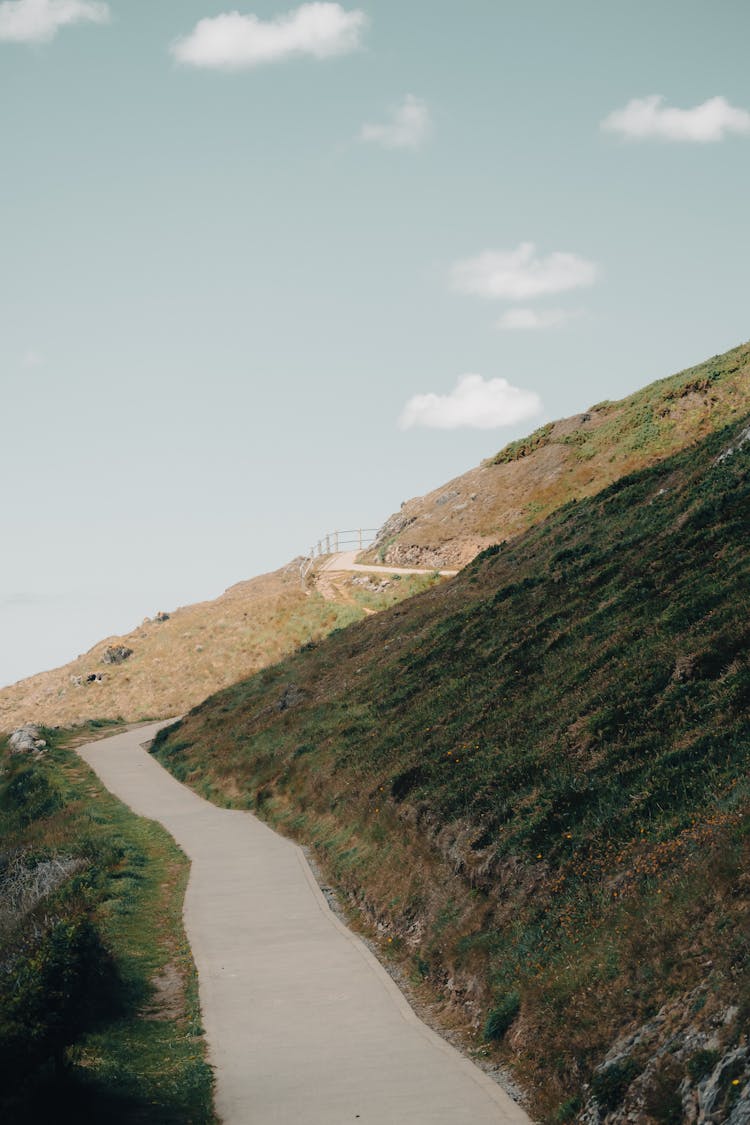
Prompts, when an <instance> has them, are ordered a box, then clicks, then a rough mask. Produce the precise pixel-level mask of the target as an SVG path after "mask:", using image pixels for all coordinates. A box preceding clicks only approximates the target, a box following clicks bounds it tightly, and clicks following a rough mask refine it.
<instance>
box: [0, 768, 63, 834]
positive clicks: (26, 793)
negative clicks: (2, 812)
mask: <svg viewBox="0 0 750 1125" xmlns="http://www.w3.org/2000/svg"><path fill="white" fill-rule="evenodd" d="M5 804H6V806H7V807H8V808H9V809H11V810H12V811H13V812H15V813H16V814H17V815H18V817H19V820H20V821H21V824H22V825H24V826H25V825H27V824H31V822H32V821H34V820H42V819H43V818H44V817H47V816H51V815H52V813H54V812H57V810H58V809H60V808H62V806H63V804H64V802H63V798H62V794H61V792H60V790H59V789H58V788H57V786H56V785H53V784H52V782H51V781H50V780H49V778H48V777H47V775H46V774H45V773H44V770H43V768H42V767H41V766H39V765H37V764H34V765H30V766H25V767H23V768H22V769H20V770H19V771H18V772H17V773H15V774H14V776H13V777H12V778H11V780H10V781H9V782H8V785H7V787H6V789H5Z"/></svg>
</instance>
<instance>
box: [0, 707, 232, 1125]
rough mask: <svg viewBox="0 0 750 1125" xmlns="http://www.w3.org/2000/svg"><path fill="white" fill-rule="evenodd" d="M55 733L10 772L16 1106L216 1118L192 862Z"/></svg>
mask: <svg viewBox="0 0 750 1125" xmlns="http://www.w3.org/2000/svg"><path fill="white" fill-rule="evenodd" d="M102 725H103V724H101V723H96V722H93V723H91V724H89V729H90V731H91V732H94V731H96V730H97V728H98V727H101V726H102ZM105 725H106V724H105ZM91 736H92V737H95V734H93V733H92V735H91ZM45 737H46V739H47V741H48V743H50V744H51V746H52V749H51V750H50V752H49V753H47V754H45V755H44V756H43V757H41V758H33V759H28V758H18V757H16V758H12V759H10V760H9V761H7V760H6V762H7V764H6V766H5V769H4V771H3V772H2V775H0V1117H2V1120H3V1122H7V1123H8V1125H11V1123H12V1122H13V1123H19V1125H20V1123H29V1125H31V1123H34V1122H38V1121H42V1120H72V1119H74V1118H75V1119H77V1120H81V1121H105V1120H106V1121H109V1122H112V1123H113V1125H116V1123H117V1122H122V1123H123V1125H124V1123H126V1122H127V1123H130V1122H143V1123H144V1125H148V1123H150V1122H152V1123H154V1125H157V1123H158V1125H164V1123H169V1122H173V1123H174V1125H178V1123H187V1122H190V1123H194V1125H202V1123H206V1125H208V1123H210V1122H213V1121H214V1115H213V1109H212V1076H211V1071H210V1069H209V1067H208V1065H207V1064H206V1061H205V1054H204V1046H203V1040H202V1037H201V1028H200V1013H199V1007H198V998H197V982H196V976H195V970H194V966H193V963H192V958H191V955H190V950H189V947H188V946H187V943H186V940H185V937H184V934H183V930H182V921H181V914H182V899H183V895H184V889H185V884H186V881H187V874H188V864H187V861H186V859H185V857H184V856H183V855H182V853H181V852H180V851H179V850H178V849H177V848H176V846H175V844H174V842H173V841H172V840H171V838H170V837H169V836H168V835H167V833H166V832H165V831H164V830H163V829H161V828H160V827H159V826H158V825H156V824H154V823H153V822H151V821H145V820H142V819H140V818H138V817H135V816H134V815H133V814H132V813H130V812H129V811H128V810H127V809H126V808H125V806H124V805H122V804H120V802H119V801H117V800H116V799H115V798H114V797H112V796H110V795H109V794H108V793H107V792H106V790H104V789H103V788H102V787H101V786H100V785H99V784H98V782H97V780H96V778H95V776H94V775H93V774H92V772H91V771H90V770H89V769H88V767H87V766H86V765H85V764H84V763H83V762H82V761H81V760H80V759H79V758H78V757H77V755H76V754H75V753H74V752H73V750H72V749H70V748H69V745H68V744H69V743H70V741H71V739H70V736H67V737H66V736H64V735H63V734H61V733H59V732H50V731H46V732H45ZM78 737H79V741H81V737H80V732H78Z"/></svg>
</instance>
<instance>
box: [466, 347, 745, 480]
mask: <svg viewBox="0 0 750 1125" xmlns="http://www.w3.org/2000/svg"><path fill="white" fill-rule="evenodd" d="M749 361H750V346H749V345H747V344H743V345H742V346H740V347H739V348H733V349H732V350H731V351H729V352H727V353H726V354H725V355H721V356H714V357H713V358H712V359H710V360H707V361H706V362H705V363H701V364H699V365H698V366H697V367H691V368H689V369H688V370H686V371H681V372H679V373H678V374H677V375H670V376H669V377H668V378H666V379H660V380H658V381H657V382H655V383H651V384H649V386H647V387H644V388H642V389H641V390H639V391H636V392H635V394H632V395H629V396H628V397H627V398H625V399H622V400H621V401H620V402H601V403H598V404H597V405H596V406H592V407H591V409H590V411H589V412H588V414H587V415H585V416H584V425H583V426H582V427H581V428H579V429H577V430H573V431H572V432H568V433H566V434H564V435H563V436H560V437H556V436H555V433H554V431H555V423H548V424H547V425H545V426H541V427H540V428H539V429H537V430H535V431H534V432H533V433H532V434H530V435H529V436H528V437H526V438H519V439H518V440H517V441H512V442H510V444H509V445H506V446H505V448H504V449H502V450H501V451H500V452H499V453H498V454H497V455H496V456H495V457H493V458H492V459H491V460H490V461H488V462H486V464H489V465H502V464H506V463H508V462H510V461H517V460H519V459H520V458H522V457H527V456H529V454H531V453H533V452H534V451H535V450H537V449H541V448H542V447H543V446H546V445H555V444H557V445H566V446H574V447H575V457H576V460H578V461H590V460H592V459H593V458H595V457H598V458H601V459H602V460H605V459H607V458H611V459H612V460H614V461H616V462H618V463H622V464H624V465H625V466H626V467H632V468H636V467H638V466H637V465H636V463H635V462H636V461H640V460H641V457H642V455H643V454H644V453H648V455H649V457H653V458H657V457H663V456H665V455H667V454H669V453H673V452H675V451H676V450H677V449H679V448H680V447H681V446H683V445H684V444H685V438H686V437H689V436H693V437H694V438H699V437H702V436H705V434H706V432H707V429H708V426H707V423H708V420H709V418H710V428H711V429H716V428H718V427H719V426H720V425H722V424H725V423H726V422H728V421H730V420H731V417H732V415H733V414H737V413H738V412H740V413H741V412H742V411H743V410H747V409H748V407H750V386H749V384H748V372H747V368H748V362H749ZM631 462H632V464H629V463H631Z"/></svg>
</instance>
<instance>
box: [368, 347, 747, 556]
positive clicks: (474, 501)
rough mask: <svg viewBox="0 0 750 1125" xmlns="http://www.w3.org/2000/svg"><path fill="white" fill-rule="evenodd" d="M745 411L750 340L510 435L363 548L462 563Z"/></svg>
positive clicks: (414, 502) (412, 503)
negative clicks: (524, 434)
mask: <svg viewBox="0 0 750 1125" xmlns="http://www.w3.org/2000/svg"><path fill="white" fill-rule="evenodd" d="M746 410H750V344H743V345H742V346H741V347H738V348H734V349H732V351H729V352H727V353H726V354H725V355H721V356H714V358H713V359H710V360H707V361H706V362H705V363H702V364H700V365H699V366H698V367H692V368H690V369H689V370H688V371H683V372H681V373H680V374H678V375H672V376H671V377H670V378H667V379H662V380H660V381H659V382H657V383H652V384H651V385H650V386H648V387H646V388H644V389H643V390H641V391H638V392H636V394H633V395H630V396H629V397H628V398H625V399H623V400H622V401H620V402H602V403H599V404H598V405H597V406H592V407H591V409H590V410H588V411H587V412H586V413H585V414H578V415H576V416H575V417H573V418H565V419H563V420H562V421H558V422H551V423H549V424H548V425H546V426H542V427H541V428H540V429H538V430H536V431H535V432H534V433H533V434H531V435H530V436H529V437H528V438H525V439H522V440H520V441H514V442H511V444H510V445H507V446H506V447H505V448H504V449H502V450H501V451H500V452H499V453H498V454H497V455H496V456H494V457H491V458H490V459H489V460H487V461H485V462H484V463H483V464H482V465H480V466H479V467H478V468H476V469H472V470H471V471H470V472H468V473H465V474H464V475H463V476H460V477H457V478H456V479H455V480H452V481H449V482H448V483H447V484H444V485H441V487H440V488H437V489H435V491H433V492H430V493H428V495H426V496H420V497H417V498H415V499H413V500H409V501H407V502H406V503H405V504H404V505H402V508H401V511H400V512H397V513H396V514H395V515H393V516H391V518H390V519H389V520H388V521H387V522H386V523H385V524H384V526H383V527H382V529H381V531H380V533H379V535H378V539H377V541H376V543H375V545H374V547H373V549H372V551H370V552H368V555H367V556H366V557H367V558H369V559H371V560H381V561H386V562H389V563H391V564H392V565H394V566H409V565H412V566H434V567H449V566H463V565H464V564H465V563H467V562H469V561H470V560H471V559H472V558H474V556H475V555H476V554H477V553H478V552H479V551H481V550H483V549H484V548H485V547H487V546H489V545H490V544H491V543H497V542H498V541H499V540H501V539H508V538H510V537H511V536H513V535H518V534H520V533H521V532H523V531H525V530H526V529H527V528H529V527H531V526H532V525H533V524H535V523H538V522H539V521H540V520H542V519H544V518H545V517H546V516H548V515H549V514H550V513H551V512H553V511H555V510H556V509H557V508H559V507H560V505H561V504H565V503H567V502H568V501H569V500H573V499H576V500H580V499H581V498H582V497H584V496H592V495H594V493H596V492H598V491H599V490H600V489H602V488H604V487H605V486H606V485H607V484H610V483H611V482H612V481H614V480H617V479H618V478H619V477H621V476H623V475H625V474H626V473H630V472H634V471H635V470H636V469H641V468H645V467H646V466H648V465H652V464H654V463H656V462H657V461H660V460H663V459H664V458H665V457H668V456H669V455H670V454H672V453H676V452H677V451H678V450H679V449H684V448H685V447H686V446H688V445H690V444H691V443H692V442H694V441H697V440H698V439H700V438H702V437H705V436H706V435H707V434H709V433H711V431H713V430H716V429H720V428H721V427H722V426H724V425H726V424H727V423H728V422H731V420H732V418H733V417H736V416H737V415H738V414H742V413H743V412H744V411H746Z"/></svg>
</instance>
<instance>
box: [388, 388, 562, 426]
mask: <svg viewBox="0 0 750 1125" xmlns="http://www.w3.org/2000/svg"><path fill="white" fill-rule="evenodd" d="M541 410H542V400H541V399H540V397H539V395H538V394H537V393H536V391H524V390H522V389H521V388H520V387H514V386H512V385H511V384H510V383H509V382H508V381H507V379H483V378H482V376H481V375H461V377H460V378H459V380H458V382H457V383H456V386H455V387H454V389H453V390H452V391H451V392H450V394H447V395H436V394H426V395H414V396H413V397H412V398H410V399H409V401H408V402H407V403H406V406H405V407H404V409H403V410H402V411H401V416H400V417H399V420H398V425H399V428H400V429H402V430H410V429H411V428H412V427H413V426H427V427H429V428H431V429H436V430H455V429H458V428H459V427H469V428H471V429H475V430H493V429H495V428H496V427H498V426H512V425H513V424H514V423H515V422H522V421H524V420H525V419H527V418H533V417H534V416H535V415H536V414H539V413H541Z"/></svg>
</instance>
